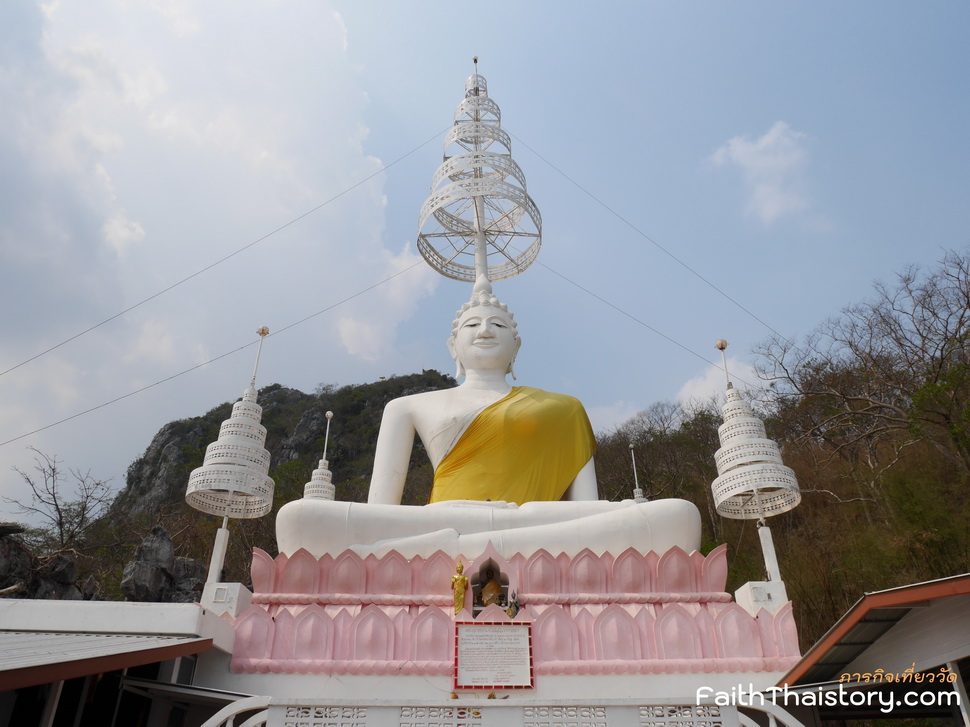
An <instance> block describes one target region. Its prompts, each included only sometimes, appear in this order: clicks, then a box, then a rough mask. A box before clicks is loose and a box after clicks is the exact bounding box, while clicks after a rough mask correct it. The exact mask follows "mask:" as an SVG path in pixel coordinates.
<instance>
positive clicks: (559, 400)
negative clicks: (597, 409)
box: [517, 386, 583, 409]
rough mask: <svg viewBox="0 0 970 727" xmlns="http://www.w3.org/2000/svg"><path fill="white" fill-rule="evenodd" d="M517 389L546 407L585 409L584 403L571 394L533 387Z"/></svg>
mask: <svg viewBox="0 0 970 727" xmlns="http://www.w3.org/2000/svg"><path fill="white" fill-rule="evenodd" d="M517 389H518V390H520V391H522V393H523V395H524V396H528V397H529V398H531V399H534V400H536V401H539V402H542V403H543V404H546V405H559V406H564V407H569V408H571V409H575V408H579V409H582V408H583V403H582V402H581V401H580V400H579V399H577V398H576V397H575V396H571V395H569V394H559V393H556V392H555V391H546V390H545V389H534V388H532V387H531V386H520V387H517Z"/></svg>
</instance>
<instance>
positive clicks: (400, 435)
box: [367, 277, 597, 505]
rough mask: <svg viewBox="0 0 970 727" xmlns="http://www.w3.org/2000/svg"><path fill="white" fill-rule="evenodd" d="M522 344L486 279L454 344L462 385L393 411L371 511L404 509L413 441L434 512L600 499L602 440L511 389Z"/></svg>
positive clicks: (377, 463) (565, 406)
mask: <svg viewBox="0 0 970 727" xmlns="http://www.w3.org/2000/svg"><path fill="white" fill-rule="evenodd" d="M521 344H522V339H520V338H519V335H518V331H517V327H516V323H515V320H514V319H513V317H512V314H511V313H510V312H509V310H508V307H507V306H505V305H502V304H501V303H499V301H498V299H497V298H496V297H495V296H494V295H493V294H492V288H491V285H490V284H489V283H488V281H487V279H485V278H484V277H483V278H481V279H480V280H479V282H478V283H477V284H476V285H475V288H474V290H473V292H472V297H471V300H470V301H469V302H468V303H466V304H465V305H464V306H462V308H461V309H460V310H459V311H458V313H457V315H456V317H455V320H454V322H453V323H452V331H451V337H450V338H449V339H448V348H449V350H450V351H451V356H452V358H454V359H455V361H456V362H457V364H458V371H457V374H456V378H461V377H462V376H464V381H463V382H462V383H461V384H460V385H459V386H457V387H455V388H454V389H444V390H441V391H430V392H427V393H424V394H414V395H413V396H403V397H401V398H400V399H395V400H393V401H391V402H390V403H389V404H388V405H387V407H386V408H385V409H384V419H383V421H382V423H381V430H380V436H379V437H378V440H377V453H376V456H375V459H374V473H373V476H372V478H371V486H370V493H369V495H368V498H367V501H368V502H369V503H373V504H388V505H399V504H400V503H401V495H402V493H403V491H404V480H405V476H406V474H407V467H408V462H409V461H410V458H411V447H412V444H413V442H414V435H415V434H417V435H418V436H419V437H421V441H422V443H423V444H424V447H425V449H426V450H427V452H428V456H429V457H430V459H431V465H432V467H433V468H434V471H435V480H434V489H433V490H432V492H431V502H432V503H434V502H443V501H446V500H481V501H483V500H505V501H509V502H516V503H518V504H524V503H526V502H534V501H539V500H560V499H568V500H596V499H597V490H596V474H595V471H594V467H593V453H594V452H595V450H596V440H595V439H594V438H593V430H592V428H591V427H590V424H589V419H588V418H587V417H586V411H585V409H583V405H582V404H580V403H579V401H578V400H577V399H575V398H574V397H571V396H565V395H562V394H551V393H549V392H545V391H541V390H539V389H531V388H527V387H514V388H513V387H512V386H510V385H509V383H508V381H507V380H506V377H507V376H508V375H509V374H511V373H512V366H513V363H514V361H515V357H516V354H517V353H518V351H519V347H520V345H521ZM539 452H541V453H542V456H536V454H537V453H539Z"/></svg>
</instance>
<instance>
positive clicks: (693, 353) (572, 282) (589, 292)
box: [537, 261, 753, 386]
mask: <svg viewBox="0 0 970 727" xmlns="http://www.w3.org/2000/svg"><path fill="white" fill-rule="evenodd" d="M537 262H538V261H537ZM538 264H539V265H540V266H542V267H543V268H545V269H546V270H548V271H549V272H550V273H552V274H553V275H557V276H559V277H560V278H562V279H563V280H565V281H566V282H567V283H569V284H570V285H573V286H575V287H577V288H579V289H580V290H581V291H583V292H584V293H586V294H587V295H589V296H590V297H592V298H596V300H598V301H599V302H600V303H603V304H604V305H607V306H609V307H610V308H612V309H613V310H615V311H616V312H617V313H621V314H623V315H625V316H626V317H627V318H629V319H630V320H632V321H633V322H635V323H638V324H639V325H641V326H643V327H644V328H646V329H647V330H648V331H651V332H652V333H654V334H656V335H658V336H660V337H661V338H663V339H664V340H666V341H669V342H670V343H672V344H674V345H675V346H677V347H678V348H682V349H683V350H684V351H686V352H687V353H689V354H690V355H691V356H694V357H696V358H699V359H700V360H701V361H703V362H704V363H706V364H708V365H709V366H714V367H716V368H719V369H720V368H722V367H721V366H720V365H718V364H716V363H712V362H711V361H709V360H708V359H707V358H705V357H704V356H703V355H702V354H699V353H697V351H695V350H693V349H692V348H689V347H688V346H686V345H684V344H683V343H681V342H680V341H677V340H674V339H673V338H671V337H670V336H668V335H667V334H666V333H663V332H661V331H658V330H657V329H656V328H654V327H653V326H651V325H650V324H649V323H647V322H646V321H642V320H640V319H639V318H637V317H636V316H635V315H633V314H632V313H630V312H629V311H626V310H624V309H623V308H620V307H619V306H618V305H616V304H615V303H611V302H610V301H608V300H607V299H606V298H604V297H603V296H601V295H598V294H596V293H594V292H593V291H592V290H590V289H589V288H586V287H584V286H582V285H580V284H579V283H577V282H576V281H575V280H572V279H571V278H568V277H566V276H565V275H563V274H562V273H560V272H559V271H558V270H553V269H552V268H550V267H549V266H548V265H546V264H544V263H538ZM731 376H733V377H734V378H735V379H737V380H738V381H740V382H742V383H743V384H746V385H747V386H753V384H752V383H751V382H750V381H745V380H744V379H743V378H741V377H740V376H738V375H737V374H736V373H732V374H731Z"/></svg>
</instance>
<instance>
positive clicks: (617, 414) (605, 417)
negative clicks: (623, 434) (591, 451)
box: [586, 401, 643, 432]
mask: <svg viewBox="0 0 970 727" xmlns="http://www.w3.org/2000/svg"><path fill="white" fill-rule="evenodd" d="M642 408H643V407H641V406H639V405H637V404H634V403H633V402H630V401H616V402H614V403H612V404H608V405H606V406H592V407H588V408H587V409H586V414H587V415H588V416H589V422H590V424H592V425H593V431H594V432H609V431H612V430H614V429H616V428H617V427H618V426H619V425H620V424H623V423H624V422H625V421H627V420H628V419H630V418H632V417H634V416H636V413H637V412H638V411H640V409H642Z"/></svg>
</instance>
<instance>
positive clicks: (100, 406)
mask: <svg viewBox="0 0 970 727" xmlns="http://www.w3.org/2000/svg"><path fill="white" fill-rule="evenodd" d="M448 128H450V127H448ZM445 131H447V128H446V129H445V130H443V131H439V132H437V133H436V134H435V135H434V136H432V137H430V138H428V139H427V140H426V141H424V142H422V143H421V144H419V145H418V146H416V147H414V148H413V149H411V150H410V151H409V152H407V153H406V154H404V155H402V156H400V157H398V158H397V159H395V160H394V161H393V162H391V163H389V164H386V165H384V166H382V167H381V168H380V169H379V170H377V171H376V172H374V173H373V174H371V175H369V176H367V177H365V178H364V179H361V180H360V181H359V182H357V183H355V184H353V185H352V186H350V187H348V188H346V189H345V190H343V191H342V192H340V193H339V194H336V195H334V196H333V197H331V198H330V199H328V200H326V201H325V202H322V203H320V204H319V205H317V206H315V207H313V208H312V209H310V210H308V211H306V212H304V213H303V214H301V215H299V216H297V217H295V218H293V219H292V220H290V221H289V222H287V223H285V224H283V225H280V226H279V227H277V228H276V229H274V230H272V231H271V232H268V233H266V234H265V235H263V236H262V237H259V238H257V239H256V240H254V241H252V242H250V243H248V244H247V245H244V246H243V247H241V248H239V249H238V250H236V251H235V252H232V253H230V254H229V255H226V256H225V257H223V258H220V259H219V260H217V261H215V262H213V263H211V264H209V265H207V266H205V267H204V268H201V269H199V270H197V271H196V272H194V273H192V274H191V275H189V276H187V277H185V278H183V279H181V280H179V281H178V282H176V283H173V284H172V285H170V286H168V287H167V288H164V289H162V290H160V291H158V292H157V293H154V294H153V295H151V296H149V297H147V298H145V299H144V300H142V301H140V302H138V303H135V304H134V305H132V306H129V307H128V308H126V309H124V310H122V311H120V312H119V313H116V314H115V315H113V316H111V317H110V318H106V319H105V320H103V321H101V322H100V323H97V324H95V325H93V326H91V327H89V328H87V329H85V330H83V331H81V332H80V333H77V334H75V335H74V336H72V337H70V338H67V339H65V340H64V341H62V342H61V343H58V344H57V345H55V346H52V347H50V348H48V349H47V350H45V351H42V352H40V353H38V354H36V355H34V356H32V357H31V358H28V359H26V360H24V361H22V362H21V363H19V364H17V365H15V366H12V367H10V368H8V369H7V370H6V371H2V372H0V376H3V375H4V374H6V373H9V372H11V371H13V370H15V369H17V368H20V367H21V366H23V365H25V364H27V363H30V362H31V361H34V360H35V359H37V358H40V357H41V356H44V355H45V354H47V353H50V352H51V351H54V350H56V349H58V348H60V347H61V346H63V345H65V344H67V343H70V342H71V341H73V340H75V339H77V338H80V337H81V336H83V335H85V334H86V333H89V332H91V331H93V330H95V329H96V328H99V327H101V326H103V325H105V324H106V323H109V322H111V321H113V320H115V319H116V318H119V317H121V316H123V315H124V314H126V313H128V312H129V311H132V310H134V309H135V308H138V307H139V306H141V305H144V304H145V303H148V302H149V301H151V300H154V299H155V298H158V297H159V296H161V295H163V294H164V293H167V292H169V291H170V290H173V289H174V288H177V287H178V286H180V285H182V284H183V283H185V282H187V281H189V280H191V279H193V278H195V277H197V276H199V275H201V274H202V273H204V272H207V271H208V270H211V269H212V268H214V267H216V266H217V265H220V264H221V263H223V262H226V261H227V260H229V259H231V258H233V257H235V256H236V255H238V254H240V253H242V252H244V251H245V250H248V249H249V248H251V247H253V246H254V245H256V244H258V243H260V242H262V241H264V240H266V239H267V238H269V237H271V236H273V235H275V234H276V233H278V232H280V231H282V230H284V229H286V228H287V227H290V226H291V225H293V224H295V223H296V222H299V221H300V220H302V219H304V218H305V217H307V216H309V215H311V214H312V213H314V212H316V211H317V210H320V209H322V208H323V207H325V206H326V205H328V204H330V203H331V202H333V201H335V200H337V199H339V198H340V197H343V196H344V195H345V194H347V193H349V192H351V191H352V190H354V189H356V188H357V187H359V186H361V185H362V184H364V183H365V182H367V181H369V180H370V179H373V178H374V177H375V176H377V175H378V174H380V173H381V172H383V171H385V170H386V169H389V168H390V167H392V166H394V165H395V164H397V163H398V162H400V161H403V160H404V159H406V158H407V157H409V156H410V155H411V154H413V153H414V152H416V151H418V150H419V149H421V148H422V147H424V146H426V145H427V144H428V143H430V142H431V141H433V140H434V139H436V138H439V137H440V136H441V135H442V134H443V133H445ZM515 138H516V140H517V141H518V142H519V143H521V144H522V145H523V146H525V147H526V148H527V149H529V151H531V152H532V153H533V154H535V155H536V156H537V157H539V159H541V160H542V161H543V162H545V163H546V164H548V165H549V166H550V167H551V168H552V169H554V170H555V171H556V172H558V173H559V174H560V175H561V176H562V177H563V178H564V179H566V180H567V181H569V182H570V183H572V184H573V185H575V186H576V187H577V188H578V189H580V190H581V191H582V192H584V193H585V194H586V195H587V196H588V197H589V198H590V199H592V200H593V201H595V202H596V203H597V204H599V205H600V206H602V207H603V208H604V209H606V210H607V211H608V212H609V213H610V214H612V215H614V216H615V217H616V218H617V219H619V220H620V221H622V222H623V223H624V224H626V225H627V226H628V227H630V229H632V230H634V231H635V232H636V233H637V234H638V235H640V236H641V237H643V238H644V239H646V240H647V241H649V242H650V243H651V244H653V245H654V246H656V247H657V248H658V249H659V250H661V251H662V252H664V253H665V254H666V255H668V256H669V257H670V258H671V259H673V260H674V261H675V262H677V263H678V264H679V265H681V266H682V267H684V268H685V269H686V270H688V271H689V272H691V273H692V274H693V275H694V276H695V277H697V278H698V279H699V280H701V281H703V282H704V283H705V284H707V285H708V286H710V287H711V288H712V289H714V290H715V291H717V292H718V293H720V294H721V295H722V296H723V297H725V298H726V299H727V300H729V301H730V302H732V303H733V304H734V305H736V306H737V307H738V308H740V309H741V310H742V311H744V312H745V313H747V314H748V315H749V316H751V317H752V318H753V319H754V320H756V321H757V322H758V323H760V324H761V325H763V326H765V327H766V328H767V329H768V330H770V331H772V332H773V333H775V334H776V335H778V336H780V337H782V338H784V336H781V334H780V333H778V332H777V331H775V329H774V328H772V327H771V326H770V325H768V324H767V323H766V322H764V321H763V320H761V318H759V317H758V316H756V315H755V314H754V313H752V312H751V311H749V310H748V309H747V308H745V307H744V306H743V305H741V304H740V303H739V302H738V301H736V300H735V299H734V298H732V297H731V296H729V295H728V294H727V293H725V292H724V291H723V290H721V289H720V288H718V287H717V286H716V285H714V284H713V283H712V282H711V281H709V280H707V278H705V277H704V276H703V275H701V274H700V273H698V272H697V271H696V270H694V269H693V268H691V267H690V266H689V265H687V263H685V262H684V261H682V260H680V259H679V258H678V257H677V256H675V255H674V254H673V253H671V252H670V251H669V250H667V249H666V248H664V247H663V246H662V245H660V244H659V243H657V242H656V241H655V240H653V239H652V238H651V237H650V236H649V235H647V234H646V233H644V232H643V231H641V230H640V229H639V228H637V227H636V226H635V225H634V224H633V223H631V222H630V221H628V220H627V219H626V218H625V217H623V216H622V215H620V214H619V213H618V212H616V211H615V210H613V209H612V208H611V207H610V206H609V205H607V204H606V203H605V202H603V201H602V200H600V199H599V198H598V197H596V195H594V194H593V193H592V192H590V191H589V190H587V189H586V188H585V187H583V186H582V185H581V184H579V183H578V182H576V181H575V180H574V179H572V178H571V177H570V176H569V175H568V174H566V173H565V172H563V171H562V170H561V169H559V167H557V166H556V165H555V164H553V163H552V162H550V161H549V160H548V159H546V158H545V157H543V156H542V155H541V154H539V152H537V151H536V150H535V149H533V148H532V147H531V146H529V145H528V144H527V143H525V142H524V141H522V140H521V139H519V138H518V137H515ZM422 262H423V261H422V260H419V261H417V262H415V263H414V264H412V265H410V266H408V267H407V268H404V269H403V270H399V271H398V272H396V273H394V274H393V275H390V276H388V277H386V278H384V279H383V280H380V281H378V282H376V283H374V284H372V285H369V286H368V287H366V288H363V289H362V290H359V291H357V292H356V293H354V294H352V295H350V296H348V297H346V298H343V299H342V300H339V301H337V302H336V303H333V304H331V305H329V306H327V307H326V308H323V309H322V310H319V311H317V312H315V313H311V314H310V315H308V316H306V317H304V318H301V319H299V320H297V321H294V322H292V323H290V324H288V325H286V326H284V327H282V328H279V329H276V330H275V331H273V332H272V333H270V334H269V335H270V336H275V335H279V334H281V333H283V332H285V331H288V330H290V329H292V328H294V327H296V326H299V325H300V324H302V323H305V322H307V321H309V320H311V319H313V318H315V317H317V316H319V315H322V314H324V313H326V312H328V311H331V310H333V309H334V308H336V307H338V306H340V305H343V304H344V303H347V302H348V301H351V300H353V299H354V298H357V297H359V296H361V295H364V294H365V293H367V292H370V291H371V290H374V289H375V288H378V287H380V286H381V285H384V284H385V283H387V282H389V281H391V280H393V279H394V278H396V277H398V276H399V275H402V274H404V273H406V272H408V271H410V270H413V269H414V268H415V267H417V266H418V265H420V264H421V263H422ZM539 265H540V266H541V267H543V268H544V269H546V270H548V271H549V272H550V273H552V274H553V275H556V276H557V277H559V278H561V279H562V280H564V281H566V282H567V283H569V284H570V285H573V286H575V287H576V288H578V289H579V290H581V291H583V292H584V293H586V294H587V295H589V296H590V297H592V298H594V299H596V300H598V301H599V302H601V303H603V304H604V305H606V306H608V307H610V308H612V309H613V310H615V311H616V312H618V313H620V314H621V315H624V316H626V317H627V318H629V319H630V320H632V321H634V322H635V323H637V324H638V325H640V326H643V327H644V328H646V329H647V330H649V331H651V332H652V333H654V334H655V335H657V336H660V337H661V338H663V339H664V340H666V341H667V342H669V343H671V344H673V345H675V346H677V347H678V348H680V349H682V350H684V351H686V352H687V353H689V354H690V355H692V356H694V357H696V358H698V359H700V360H701V361H703V362H704V363H705V364H708V365H710V366H715V367H716V368H719V369H721V368H722V366H721V365H719V364H717V363H712V362H711V361H710V360H708V359H707V358H706V357H705V356H703V355H702V354H700V353H698V352H697V351H694V350H693V349H691V348H690V347H688V346H686V345H685V344H683V343H681V342H679V341H677V340H675V339H673V338H671V337H670V336H668V335H667V334H665V333H663V332H661V331H659V330H658V329H656V328H654V327H653V326H651V325H650V324H648V323H647V322H645V321H643V320H641V319H640V318H637V317H636V316H635V315H633V314H632V313H630V312H629V311H627V310H624V309H623V308H621V307H620V306H618V305H616V304H615V303H612V302H610V301H609V300H607V299H606V298H604V297H602V296H601V295H599V294H597V293H595V292H593V291H592V290H590V289H589V288H586V287H585V286H583V285H580V284H579V283H578V282H576V281H575V280H572V279H571V278H569V277H567V276H566V275H564V274H563V273H560V272H559V271H558V270H555V269H553V268H551V267H549V266H548V265H545V264H544V263H541V262H540V263H539ZM256 343H257V341H250V342H249V343H246V344H243V345H242V346H238V347H236V348H234V349H232V350H230V351H227V352H225V353H223V354H220V355H219V356H215V357H214V358H211V359H209V360H207V361H204V362H202V363H200V364H196V365H195V366H191V367H189V368H187V369H184V370H182V371H179V372H178V373H175V374H172V375H171V376H167V377H165V378H163V379H160V380H158V381H156V382H154V383H152V384H148V385H147V386H143V387H141V388H139V389H136V390H134V391H131V392H128V393H127V394H123V395H121V396H118V397H115V398H114V399H110V400H109V401H105V402H103V403H101V404H98V405H96V406H93V407H90V408H88V409H85V410H83V411H80V412H77V413H76V414H72V415H71V416H69V417H65V418H64V419H60V420H58V421H56V422H53V423H51V424H47V425H45V426H42V427H39V428H37V429H34V430H32V431H30V432H26V433H24V434H21V435H18V436H16V437H13V438H11V439H8V440H6V441H3V442H0V447H3V446H5V445H7V444H11V443H13V442H17V441H19V440H21V439H25V438H26V437H29V436H32V435H34V434H38V433H40V432H43V431H46V430H48V429H51V428H53V427H56V426H58V425H60V424H64V423H66V422H69V421H71V420H73V419H77V418H78V417H81V416H84V415H86V414H90V413H91V412H94V411H97V410H99V409H103V408H104V407H107V406H110V405H112V404H115V403H117V402H119V401H123V400H124V399H127V398H130V397H132V396H135V395H137V394H140V393H142V392H144V391H148V390H149V389H153V388H155V387H156V386H160V385H161V384H164V383H167V382H169V381H172V380H173V379H177V378H179V377H180V376H184V375H185V374H188V373H191V372H192V371H195V370H197V369H200V368H202V367H204V366H208V365H209V364H211V363H215V362H216V361H219V360H221V359H224V358H226V357H228V356H231V355H233V354H235V353H238V352H240V351H243V350H245V349H247V348H249V347H250V346H253V345H255V344H256ZM732 376H733V377H734V378H735V379H737V380H738V381H740V382H742V383H744V384H746V385H748V386H753V384H751V383H750V382H748V381H746V380H745V379H743V378H742V377H740V376H738V375H737V374H736V373H734V374H732Z"/></svg>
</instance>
